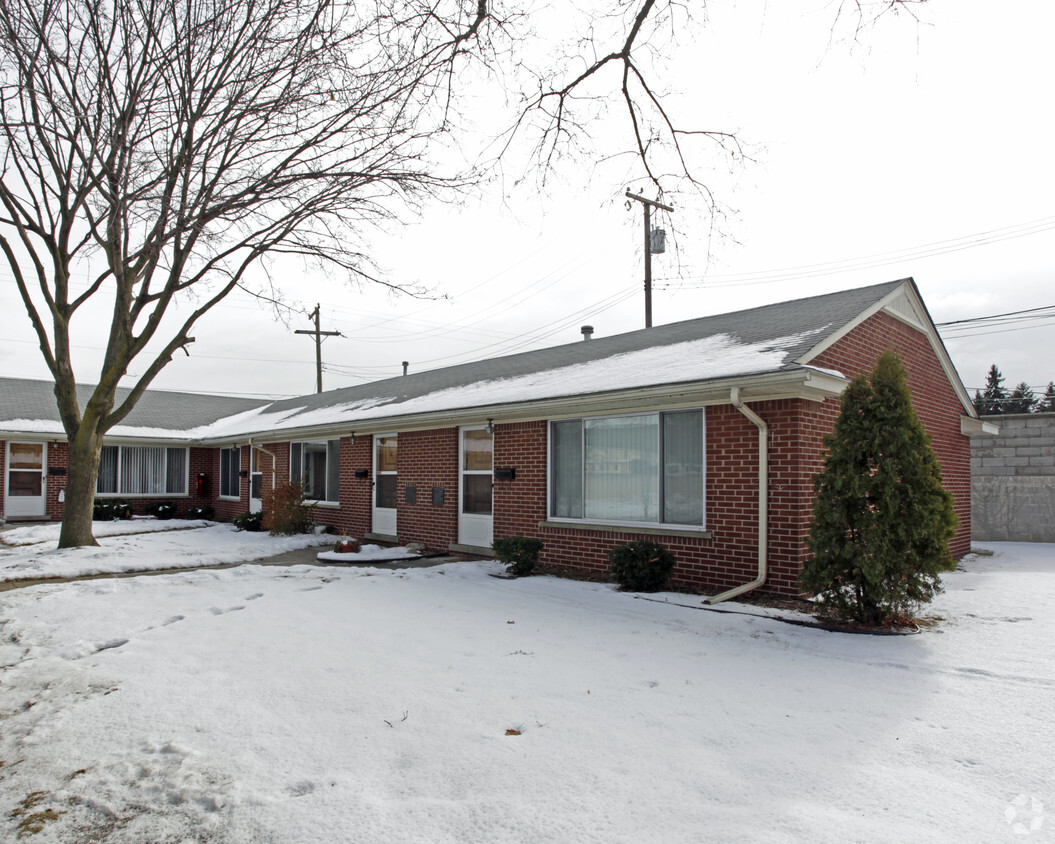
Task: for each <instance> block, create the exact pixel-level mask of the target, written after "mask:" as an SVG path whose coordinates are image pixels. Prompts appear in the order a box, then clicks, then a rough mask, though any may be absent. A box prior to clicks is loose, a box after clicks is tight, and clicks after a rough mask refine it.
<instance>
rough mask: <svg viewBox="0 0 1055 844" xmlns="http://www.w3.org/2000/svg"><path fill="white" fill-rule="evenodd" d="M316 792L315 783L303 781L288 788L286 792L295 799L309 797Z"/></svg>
mask: <svg viewBox="0 0 1055 844" xmlns="http://www.w3.org/2000/svg"><path fill="white" fill-rule="evenodd" d="M314 790H315V783H313V782H309V781H308V780H301V781H300V782H295V783H293V784H292V785H287V786H286V792H287V793H288V794H290V795H292V796H293V797H307V796H308V795H309V794H311V793H312V792H313V791H314Z"/></svg>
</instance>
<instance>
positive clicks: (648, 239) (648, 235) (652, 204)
mask: <svg viewBox="0 0 1055 844" xmlns="http://www.w3.org/2000/svg"><path fill="white" fill-rule="evenodd" d="M626 195H627V198H628V199H633V200H635V201H636V202H640V203H641V207H642V208H643V209H644V211H645V328H651V327H652V209H653V208H662V209H663V210H664V211H670V212H673V211H674V208H673V207H672V206H670V205H664V204H663V203H662V202H657V201H656V200H654V199H646V198H645V197H643V196H638V195H637V194H636V193H630V191H629V190H628V191H627V192H626ZM629 207H630V203H629V202H628V203H627V208H629ZM656 251H657V252H662V251H663V250H662V249H657V250H656Z"/></svg>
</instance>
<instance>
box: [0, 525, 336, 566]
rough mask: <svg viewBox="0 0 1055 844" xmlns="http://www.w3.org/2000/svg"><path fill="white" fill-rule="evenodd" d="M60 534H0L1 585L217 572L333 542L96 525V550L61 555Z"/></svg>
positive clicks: (228, 530)
mask: <svg viewBox="0 0 1055 844" xmlns="http://www.w3.org/2000/svg"><path fill="white" fill-rule="evenodd" d="M59 528H60V525H59V524H58V523H55V524H47V525H34V526H32V527H18V528H12V529H10V530H6V531H4V532H3V533H0V581H5V580H32V579H35V578H42V577H83V576H84V575H87V574H102V573H116V572H125V571H152V570H157V569H183V568H194V567H196V566H218V565H224V564H229V563H241V562H244V561H246V560H261V559H263V558H264V557H270V556H272V555H274V554H282V553H285V552H286V551H296V550H298V549H300V548H310V547H312V546H314V545H332V544H333V539H334V538H333V537H332V536H315V535H313V534H301V535H299V536H270V535H269V534H267V533H260V532H258V533H251V532H249V531H238V530H235V528H234V527H233V526H232V525H228V524H217V523H215V522H205V521H200V520H182V519H170V520H167V521H162V520H157V521H148V520H142V521H116V522H95V523H93V526H92V532H93V533H94V534H95V538H96V539H97V540H98V541H99V545H98V546H97V547H94V548H65V549H63V550H61V551H60V550H58V548H57V547H56V544H57V542H58V539H59Z"/></svg>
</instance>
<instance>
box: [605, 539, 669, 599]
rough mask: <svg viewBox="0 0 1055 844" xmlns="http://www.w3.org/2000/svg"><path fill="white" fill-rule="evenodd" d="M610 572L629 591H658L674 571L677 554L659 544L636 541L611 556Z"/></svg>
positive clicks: (615, 550) (616, 548) (617, 548)
mask: <svg viewBox="0 0 1055 844" xmlns="http://www.w3.org/2000/svg"><path fill="white" fill-rule="evenodd" d="M608 559H609V560H610V561H611V563H612V567H611V572H612V574H613V575H614V576H615V579H616V580H617V581H619V586H620V588H622V589H623V590H625V591H627V592H658V591H659V590H660V589H662V588H663V587H664V586H666V585H667V581H669V580H670V573H671V572H672V571H673V570H674V555H673V554H671V553H670V551H668V550H667V549H666V548H664V547H663V546H662V545H660V544H659V543H658V542H649V541H648V540H647V539H635V540H634V541H633V542H628V543H627V544H626V545H618V546H616V547H615V548H613V549H612V550H611V551H610V552H609V553H608Z"/></svg>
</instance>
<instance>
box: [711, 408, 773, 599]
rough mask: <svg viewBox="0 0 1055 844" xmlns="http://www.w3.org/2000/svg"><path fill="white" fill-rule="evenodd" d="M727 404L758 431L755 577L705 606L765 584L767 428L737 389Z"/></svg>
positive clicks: (767, 501) (716, 596)
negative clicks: (756, 574)
mask: <svg viewBox="0 0 1055 844" xmlns="http://www.w3.org/2000/svg"><path fill="white" fill-rule="evenodd" d="M729 401H731V402H732V403H733V407H735V408H736V409H737V410H739V411H740V412H741V413H742V414H743V415H744V416H746V417H747V418H748V419H750V420H751V421H752V422H753V423H754V424H755V425H756V426H757V427H758V576H757V577H756V578H755V579H754V580H752V581H750V582H749V583H744V584H741V585H740V586H734V587H733V588H732V589H729V590H727V591H725V592H722V593H721V594H718V595H712V596H711V597H710V598H707V599H706V601H704V603H707V604H717V603H719V602H721V601H728V600H729V599H730V598H735V597H736V596H737V595H743V594H744V593H745V592H750V591H751V590H752V589H757V588H758V587H759V586H761V585H762V584H763V583H765V582H766V547H767V545H768V544H769V530H768V527H769V426H768V425H766V423H765V421H764V420H763V419H762V417H760V416H759V415H758V414H757V413H755V412H754V411H753V410H751V408H749V407H748V406H747V405H745V404H744V403H743V402H742V401H741V400H740V388H739V387H733V388H732V389H731V390H730V391H729Z"/></svg>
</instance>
